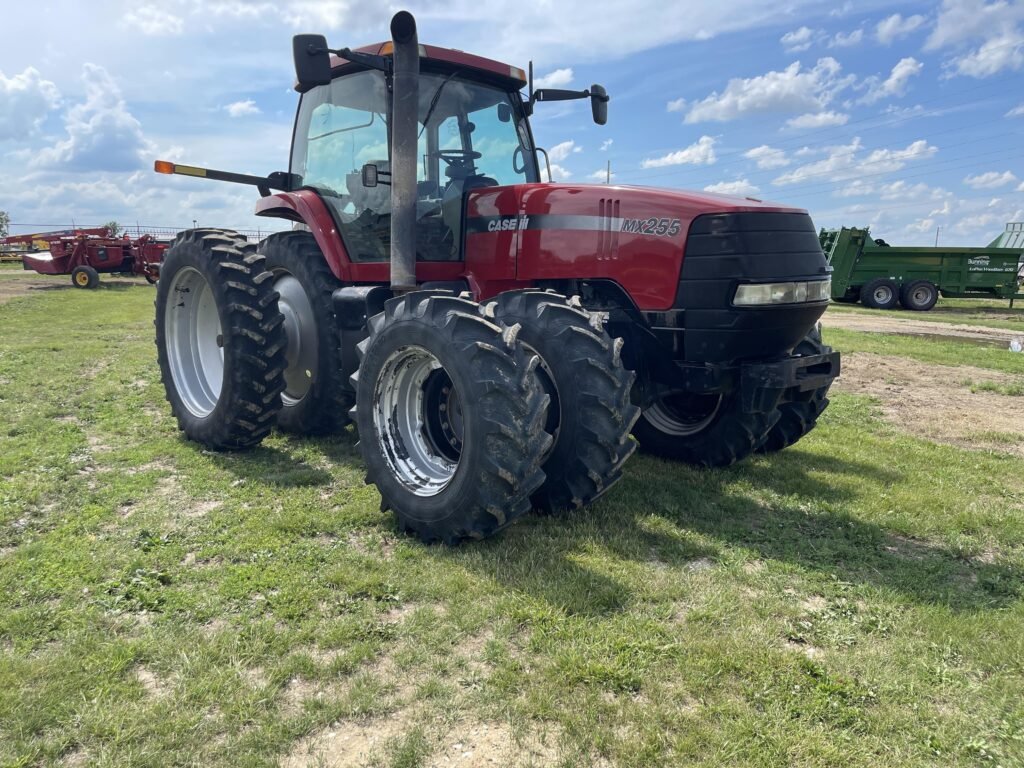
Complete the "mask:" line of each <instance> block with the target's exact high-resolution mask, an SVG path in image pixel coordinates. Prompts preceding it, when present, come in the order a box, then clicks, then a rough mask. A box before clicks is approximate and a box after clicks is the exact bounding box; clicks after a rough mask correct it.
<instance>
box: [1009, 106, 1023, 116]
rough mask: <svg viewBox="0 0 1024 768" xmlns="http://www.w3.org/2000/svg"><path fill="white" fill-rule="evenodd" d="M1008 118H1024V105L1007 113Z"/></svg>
mask: <svg viewBox="0 0 1024 768" xmlns="http://www.w3.org/2000/svg"><path fill="white" fill-rule="evenodd" d="M1005 116H1006V117H1024V104H1018V105H1017V106H1016V107H1014V108H1013V109H1011V110H1010V111H1009V112H1007V113H1006V115H1005Z"/></svg>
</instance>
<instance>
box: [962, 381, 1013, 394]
mask: <svg viewBox="0 0 1024 768" xmlns="http://www.w3.org/2000/svg"><path fill="white" fill-rule="evenodd" d="M967 386H969V387H970V390H971V392H974V393H978V392H991V393H993V394H996V395H1006V396H1007V397H1024V384H1020V383H1017V382H1013V383H1011V384H1002V383H1000V382H998V381H968V382H967Z"/></svg>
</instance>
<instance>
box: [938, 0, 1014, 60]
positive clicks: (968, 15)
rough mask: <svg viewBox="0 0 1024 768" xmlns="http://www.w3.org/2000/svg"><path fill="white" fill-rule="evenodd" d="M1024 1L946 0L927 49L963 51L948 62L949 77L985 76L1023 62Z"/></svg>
mask: <svg viewBox="0 0 1024 768" xmlns="http://www.w3.org/2000/svg"><path fill="white" fill-rule="evenodd" d="M1022 21H1024V3H1021V2H1007V0H996V2H991V3H989V2H986V0H944V2H943V4H942V9H941V11H940V12H939V17H938V20H937V21H936V23H935V28H934V29H933V30H932V33H931V35H929V37H928V40H927V42H926V43H925V49H926V50H940V49H944V48H952V49H957V50H962V49H963V48H965V47H967V46H974V45H977V46H978V47H977V48H972V49H971V50H969V51H967V52H966V53H958V54H957V55H956V56H954V57H953V58H952V59H950V60H949V61H947V62H946V66H947V68H948V75H947V76H950V77H952V76H954V75H966V76H968V77H974V78H983V77H990V76H991V75H994V74H997V73H999V72H1001V71H1003V70H1004V69H1011V70H1016V69H1020V68H1021V66H1022V65H1024V50H1022V49H1024V32H1022V31H1021V29H1020V27H1019V24H1020V23H1021V22H1022Z"/></svg>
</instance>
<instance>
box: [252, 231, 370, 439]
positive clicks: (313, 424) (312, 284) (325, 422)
mask: <svg viewBox="0 0 1024 768" xmlns="http://www.w3.org/2000/svg"><path fill="white" fill-rule="evenodd" d="M258 252H259V253H261V254H263V255H264V256H265V257H266V260H267V262H266V266H267V269H269V270H270V271H271V272H272V273H273V274H274V290H276V291H277V292H278V294H279V295H280V298H279V299H278V308H279V309H280V311H281V314H283V315H284V317H285V323H284V328H285V336H286V338H287V339H288V346H287V348H286V350H285V357H286V359H287V361H288V364H287V367H286V368H285V371H284V380H285V388H284V391H283V392H282V393H281V402H282V408H281V411H280V413H278V414H277V426H278V428H280V429H281V430H283V431H285V432H294V433H297V434H330V433H332V432H337V431H339V430H341V429H343V428H344V427H345V426H346V425H347V424H348V423H349V418H348V412H349V409H350V408H352V406H353V405H354V404H355V398H354V397H353V392H352V390H351V389H350V388H349V384H348V382H347V381H346V380H345V377H344V374H343V373H342V363H341V336H340V333H339V330H338V324H337V321H336V320H335V317H334V307H333V305H332V303H331V294H332V293H333V292H334V290H335V289H336V288H340V287H341V282H340V281H339V280H338V279H337V278H336V277H335V276H334V273H332V272H331V268H330V267H329V266H328V265H327V261H326V260H325V259H324V256H323V253H322V252H321V251H320V247H319V246H318V245H317V244H316V240H315V239H314V238H313V235H311V234H310V233H308V232H281V233H279V234H276V235H270V236H269V237H268V238H267V239H266V240H264V241H263V242H262V243H260V246H259V249H258Z"/></svg>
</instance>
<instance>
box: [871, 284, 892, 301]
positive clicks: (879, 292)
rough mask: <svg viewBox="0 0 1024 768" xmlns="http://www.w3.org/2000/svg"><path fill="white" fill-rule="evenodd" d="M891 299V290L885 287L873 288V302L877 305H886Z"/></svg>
mask: <svg viewBox="0 0 1024 768" xmlns="http://www.w3.org/2000/svg"><path fill="white" fill-rule="evenodd" d="M891 299H892V289H891V288H889V287H888V286H886V285H880V286H878V287H877V288H875V301H877V302H878V303H879V304H887V303H888V302H889V301H890V300H891Z"/></svg>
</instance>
